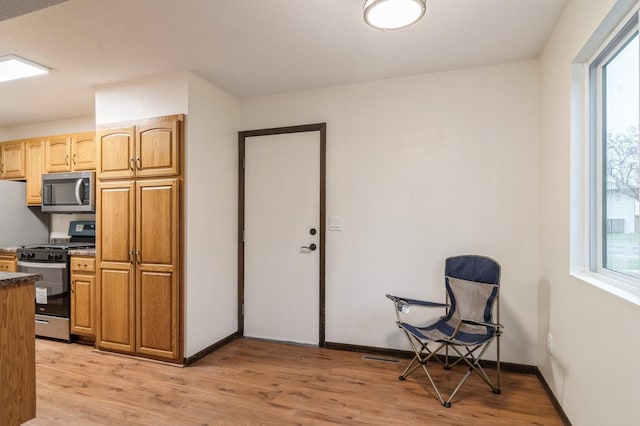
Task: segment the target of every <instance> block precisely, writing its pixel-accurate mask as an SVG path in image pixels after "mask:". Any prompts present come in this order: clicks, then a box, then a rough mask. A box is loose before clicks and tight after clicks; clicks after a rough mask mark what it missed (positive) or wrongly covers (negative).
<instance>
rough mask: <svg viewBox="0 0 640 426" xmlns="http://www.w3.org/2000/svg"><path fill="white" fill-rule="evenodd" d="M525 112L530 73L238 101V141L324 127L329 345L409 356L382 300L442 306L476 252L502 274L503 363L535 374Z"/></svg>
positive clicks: (461, 75)
mask: <svg viewBox="0 0 640 426" xmlns="http://www.w3.org/2000/svg"><path fill="white" fill-rule="evenodd" d="M537 102H538V81H537V64H536V62H533V61H529V62H522V63H515V64H506V65H498V66H490V67H483V68H475V69H468V70H462V71H455V72H443V73H436V74H428V75H419V76H414V77H408V78H401V79H393V80H384V81H377V82H371V83H365V84H357V85H349V86H341V87H333V88H328V89H321V90H312V91H304V92H297V93H290V94H283V95H276V96H267V97H259V98H251V99H244V100H241V102H240V107H241V108H240V112H241V114H240V117H241V120H240V128H241V129H242V130H251V129H259V128H266V127H277V126H286V125H298V124H309V123H317V122H327V151H328V152H327V214H328V215H342V216H343V217H344V230H343V231H341V232H335V231H334V232H328V233H327V247H326V250H327V262H326V268H327V269H326V272H327V275H326V290H327V296H326V297H327V305H326V307H327V310H326V315H327V316H326V318H327V319H326V339H327V341H329V342H338V343H347V344H355V345H366V346H375V347H385V348H403V349H405V348H408V346H407V344H406V342H405V339H404V336H402V335H401V332H400V330H398V328H397V327H396V326H395V323H394V321H395V314H394V310H393V306H392V304H391V302H390V301H389V300H388V299H386V298H385V294H386V293H395V294H400V295H404V296H407V297H420V298H428V299H431V300H437V301H441V300H444V282H443V269H444V259H445V258H446V257H447V256H451V255H457V254H474V253H475V254H482V255H487V256H490V257H493V258H495V259H496V260H498V261H499V262H500V263H501V264H502V283H503V285H504V286H503V288H502V295H501V296H502V312H501V313H502V318H501V320H502V322H503V323H504V324H505V326H506V328H505V334H504V336H503V337H504V338H503V358H502V359H503V360H504V361H510V362H517V363H524V364H531V365H533V364H535V362H536V314H537V308H536V304H535V300H536V291H537V286H536V285H537V276H538V252H537V235H538V229H537V211H538V201H537V197H538V191H537V181H538V161H537V153H538V146H537V140H538V131H537V125H538V109H537V105H538V103H537ZM436 314H437V315H440V314H442V312H440V311H438V312H437V313H436Z"/></svg>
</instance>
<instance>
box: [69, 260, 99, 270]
mask: <svg viewBox="0 0 640 426" xmlns="http://www.w3.org/2000/svg"><path fill="white" fill-rule="evenodd" d="M71 271H73V272H95V271H96V260H95V259H94V258H93V257H72V258H71Z"/></svg>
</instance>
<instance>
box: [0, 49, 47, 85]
mask: <svg viewBox="0 0 640 426" xmlns="http://www.w3.org/2000/svg"><path fill="white" fill-rule="evenodd" d="M49 71H50V70H49V68H47V67H43V66H42V65H38V64H36V63H34V62H31V61H27V60H26V59H24V58H21V57H19V56H16V55H6V56H0V83H1V82H3V81H9V80H17V79H19V78H26V77H32V76H34V75H40V74H46V73H48V72H49Z"/></svg>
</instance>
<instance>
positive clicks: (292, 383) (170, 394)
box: [26, 339, 562, 426]
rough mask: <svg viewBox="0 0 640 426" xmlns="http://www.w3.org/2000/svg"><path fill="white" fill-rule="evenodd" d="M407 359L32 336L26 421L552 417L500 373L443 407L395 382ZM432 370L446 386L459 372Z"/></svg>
mask: <svg viewBox="0 0 640 426" xmlns="http://www.w3.org/2000/svg"><path fill="white" fill-rule="evenodd" d="M407 361H408V360H404V359H403V360H401V363H400V364H392V363H384V362H378V361H368V360H364V359H363V354H360V353H354V352H345V351H336V350H328V349H317V348H310V347H305V346H298V345H287V344H280V343H274V342H265V341H259V340H252V339H238V340H235V341H233V342H231V343H230V344H228V345H226V346H225V347H223V348H221V349H219V350H218V351H216V352H214V353H212V354H210V355H208V356H206V357H205V358H203V359H201V360H199V361H198V362H196V363H195V364H193V365H192V366H190V367H187V368H180V367H175V366H169V365H163V364H158V363H153V362H149V361H142V360H137V359H132V358H125V357H121V356H117V355H112V354H104V353H98V352H95V351H93V349H92V348H91V347H88V346H82V345H77V344H72V345H68V344H65V343H60V342H53V341H47V340H40V339H38V340H37V344H36V363H37V367H36V373H37V375H36V380H37V417H36V418H35V419H33V420H31V421H30V422H28V423H26V425H30V426H34V425H65V426H66V425H94V424H95V425H106V424H110V425H236V424H238V425H290V424H348V425H351V424H373V425H405V426H406V425H519V424H521V425H525V424H527V425H528V424H538V425H560V424H562V422H561V420H560V418H559V417H558V415H557V414H556V412H555V410H554V408H553V406H552V404H551V402H550V400H549V399H548V397H547V396H546V394H545V392H544V389H543V387H542V385H541V384H540V382H539V381H538V379H537V377H536V376H534V375H528V374H516V373H509V372H504V373H503V376H502V378H503V384H502V394H501V395H494V394H493V393H491V392H490V390H489V388H488V386H487V385H486V384H485V383H484V382H482V381H481V380H480V379H479V378H477V377H471V378H470V379H469V381H468V382H467V384H465V386H464V387H463V388H462V389H461V390H460V392H459V393H458V395H457V396H456V398H455V399H454V403H453V407H452V408H444V407H442V406H441V405H440V404H439V403H438V402H437V401H436V399H435V398H434V397H433V390H432V389H431V386H430V385H429V383H428V381H427V378H426V376H425V375H424V373H421V372H416V373H414V374H413V375H412V376H410V377H409V378H408V379H407V380H406V381H404V382H402V381H399V380H398V379H397V377H398V375H399V374H400V373H401V372H402V369H403V368H404V366H405V365H406V363H407ZM433 370H434V372H435V373H436V374H435V376H437V378H439V379H440V380H444V383H445V385H444V387H445V390H446V391H449V390H450V389H451V387H452V386H454V385H455V384H454V380H453V378H452V377H451V376H452V375H455V378H457V377H459V376H458V374H459V372H460V371H459V370H458V371H456V369H454V371H452V372H446V371H444V370H443V369H441V368H438V367H436V368H434V369H433ZM418 373H421V374H418ZM456 382H457V381H456ZM447 386H449V389H446V388H447Z"/></svg>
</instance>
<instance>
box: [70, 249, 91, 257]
mask: <svg viewBox="0 0 640 426" xmlns="http://www.w3.org/2000/svg"><path fill="white" fill-rule="evenodd" d="M69 256H91V257H96V249H69Z"/></svg>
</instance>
